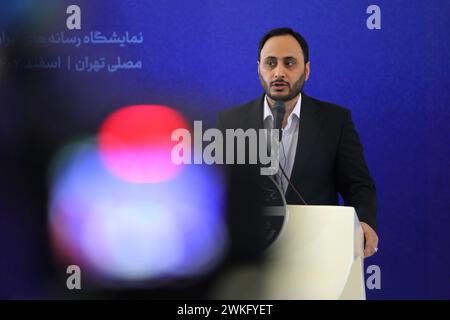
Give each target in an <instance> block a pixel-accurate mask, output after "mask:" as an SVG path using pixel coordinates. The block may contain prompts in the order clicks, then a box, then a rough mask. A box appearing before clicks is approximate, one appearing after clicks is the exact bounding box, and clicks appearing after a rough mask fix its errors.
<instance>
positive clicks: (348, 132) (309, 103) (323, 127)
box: [218, 93, 376, 229]
mask: <svg viewBox="0 0 450 320" xmlns="http://www.w3.org/2000/svg"><path fill="white" fill-rule="evenodd" d="M263 99H264V95H263V96H261V97H259V98H258V99H256V100H254V101H251V102H249V103H247V104H244V105H241V106H238V107H235V108H232V109H229V110H226V111H223V112H221V113H220V114H219V119H218V126H219V128H220V129H222V130H223V129H238V128H241V129H244V130H247V129H249V128H254V129H262V128H264V124H263V114H264V113H263V108H264V105H263ZM301 103H302V104H301V114H300V126H299V137H298V142H297V143H298V144H297V150H296V155H295V162H294V166H293V169H292V174H291V181H292V183H293V184H294V186H295V187H296V188H297V190H298V191H299V192H300V193H301V195H302V196H303V198H304V199H305V201H306V202H307V203H308V204H312V205H337V204H338V193H340V194H341V196H342V198H343V199H344V202H345V205H348V206H353V207H355V209H356V212H357V214H358V217H359V219H360V220H361V221H363V222H366V223H368V224H369V225H370V226H371V227H372V228H374V229H376V192H375V184H374V182H373V180H372V178H371V176H370V174H369V170H368V168H367V165H366V162H365V160H364V155H363V147H362V145H361V143H360V140H359V137H358V134H357V132H356V130H355V127H354V125H353V122H352V118H351V113H350V111H349V110H347V109H345V108H342V107H339V106H337V105H334V104H331V103H327V102H323V101H319V100H317V99H314V98H311V97H308V96H307V95H306V94H304V93H302V102H301ZM286 200H287V202H288V203H289V204H301V202H300V199H299V198H298V197H297V195H296V194H295V192H294V191H293V190H292V188H291V187H290V186H289V188H288V190H287V192H286Z"/></svg>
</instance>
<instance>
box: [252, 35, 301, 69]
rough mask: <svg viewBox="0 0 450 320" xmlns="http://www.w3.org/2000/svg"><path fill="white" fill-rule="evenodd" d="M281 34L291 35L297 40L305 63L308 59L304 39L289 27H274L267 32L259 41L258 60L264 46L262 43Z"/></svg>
mask: <svg viewBox="0 0 450 320" xmlns="http://www.w3.org/2000/svg"><path fill="white" fill-rule="evenodd" d="M283 35H291V36H293V37H294V38H295V40H297V42H298V43H299V44H300V47H301V48H302V50H303V56H304V57H305V63H307V62H308V61H309V49H308V44H307V43H306V40H305V39H304V38H303V37H302V35H301V34H300V33H298V32H296V31H294V30H292V29H291V28H275V29H272V30H270V31H269V32H267V33H266V34H265V35H264V36H263V37H262V38H261V40H260V41H259V50H258V61H259V60H260V59H261V50H262V48H263V47H264V44H265V43H266V42H267V40H269V39H270V38H272V37H275V36H283Z"/></svg>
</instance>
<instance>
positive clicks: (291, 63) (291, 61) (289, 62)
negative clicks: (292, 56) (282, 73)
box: [286, 60, 295, 67]
mask: <svg viewBox="0 0 450 320" xmlns="http://www.w3.org/2000/svg"><path fill="white" fill-rule="evenodd" d="M286 65H287V66H288V67H293V66H295V61H294V60H289V61H286Z"/></svg>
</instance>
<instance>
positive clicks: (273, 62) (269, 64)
mask: <svg viewBox="0 0 450 320" xmlns="http://www.w3.org/2000/svg"><path fill="white" fill-rule="evenodd" d="M266 65H267V66H268V67H274V66H275V61H273V60H269V61H266Z"/></svg>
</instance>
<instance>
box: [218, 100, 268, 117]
mask: <svg viewBox="0 0 450 320" xmlns="http://www.w3.org/2000/svg"><path fill="white" fill-rule="evenodd" d="M261 101H262V99H261V97H258V98H256V99H253V100H251V101H248V102H246V103H243V104H239V105H236V106H233V107H231V108H228V109H225V110H223V111H221V112H219V114H220V115H221V116H238V115H244V114H247V113H249V112H250V111H251V110H252V109H253V108H255V107H257V106H258V105H259V104H260V103H261Z"/></svg>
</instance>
